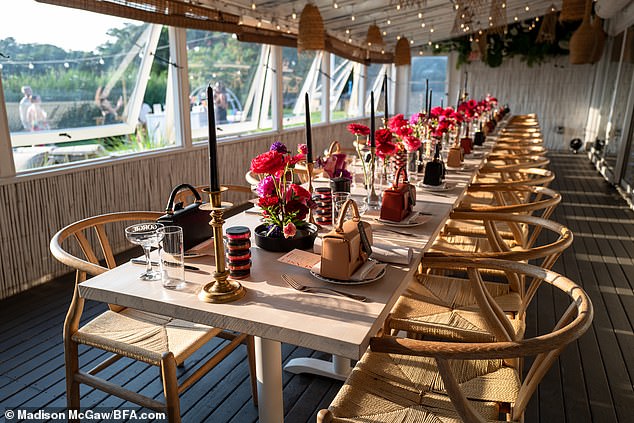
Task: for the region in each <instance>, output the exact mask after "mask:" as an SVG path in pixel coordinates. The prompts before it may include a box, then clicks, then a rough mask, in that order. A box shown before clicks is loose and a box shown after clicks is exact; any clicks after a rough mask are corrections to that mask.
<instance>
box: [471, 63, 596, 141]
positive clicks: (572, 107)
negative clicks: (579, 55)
mask: <svg viewBox="0 0 634 423" xmlns="http://www.w3.org/2000/svg"><path fill="white" fill-rule="evenodd" d="M464 69H465V70H466V71H467V72H469V90H471V91H473V93H470V94H473V95H472V98H477V99H479V98H482V97H483V96H485V95H486V94H487V93H491V94H493V95H495V96H496V97H497V98H498V100H500V101H501V102H503V103H508V104H509V106H510V107H511V112H512V113H514V114H523V113H536V114H537V116H538V117H539V122H540V124H541V127H542V133H543V135H544V142H545V144H546V147H547V148H548V149H549V150H565V149H567V148H568V143H569V142H570V140H571V139H572V138H577V137H578V138H581V139H584V132H585V127H586V122H587V119H588V110H589V108H590V96H591V93H592V84H593V81H594V72H595V69H596V66H593V65H570V64H569V63H568V56H563V57H559V58H556V59H552V60H550V61H548V62H547V63H544V64H542V65H533V67H528V66H527V65H526V62H522V61H521V60H520V59H519V58H512V59H506V60H505V61H504V62H503V63H502V65H501V66H500V67H497V68H490V67H488V66H485V65H483V64H482V62H473V63H471V64H469V65H467V66H465V68H464ZM557 126H563V127H564V133H563V134H558V133H556V127H557Z"/></svg>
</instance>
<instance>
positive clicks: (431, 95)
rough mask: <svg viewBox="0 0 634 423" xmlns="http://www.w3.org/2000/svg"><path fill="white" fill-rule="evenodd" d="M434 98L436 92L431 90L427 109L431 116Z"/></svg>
mask: <svg viewBox="0 0 634 423" xmlns="http://www.w3.org/2000/svg"><path fill="white" fill-rule="evenodd" d="M432 98H434V91H433V90H429V106H428V107H427V114H428V115H429V113H430V112H431V102H432Z"/></svg>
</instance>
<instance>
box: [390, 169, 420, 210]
mask: <svg viewBox="0 0 634 423" xmlns="http://www.w3.org/2000/svg"><path fill="white" fill-rule="evenodd" d="M401 175H403V182H402V183H399V179H400V176H401ZM414 204H416V189H415V188H414V186H413V185H410V184H409V182H408V181H407V172H406V171H405V168H404V167H402V166H401V167H399V169H398V171H397V172H396V177H395V178H394V183H393V185H392V186H391V187H390V188H388V189H386V190H385V191H383V201H382V202H381V219H383V220H390V221H392V222H400V221H401V220H403V219H405V218H406V217H407V215H408V214H410V213H411V212H412V206H413V205H414Z"/></svg>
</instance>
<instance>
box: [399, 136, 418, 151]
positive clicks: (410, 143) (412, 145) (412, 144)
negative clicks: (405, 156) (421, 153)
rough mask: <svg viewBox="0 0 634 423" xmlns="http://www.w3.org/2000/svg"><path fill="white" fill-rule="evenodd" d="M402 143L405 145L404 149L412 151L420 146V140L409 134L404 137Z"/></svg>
mask: <svg viewBox="0 0 634 423" xmlns="http://www.w3.org/2000/svg"><path fill="white" fill-rule="evenodd" d="M403 145H404V146H405V150H407V151H408V152H409V153H412V152H414V151H416V150H418V149H419V148H420V146H421V142H420V140H419V139H418V138H416V137H412V136H410V137H407V138H405V140H404V141H403Z"/></svg>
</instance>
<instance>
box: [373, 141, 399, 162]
mask: <svg viewBox="0 0 634 423" xmlns="http://www.w3.org/2000/svg"><path fill="white" fill-rule="evenodd" d="M397 151H398V146H397V145H396V144H395V143H393V142H392V141H387V142H382V143H380V144H379V143H377V144H376V155H377V156H379V157H380V158H382V159H385V158H386V157H388V156H393V155H394V154H396V152H397Z"/></svg>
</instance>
